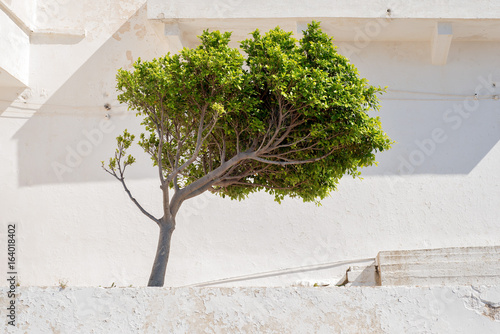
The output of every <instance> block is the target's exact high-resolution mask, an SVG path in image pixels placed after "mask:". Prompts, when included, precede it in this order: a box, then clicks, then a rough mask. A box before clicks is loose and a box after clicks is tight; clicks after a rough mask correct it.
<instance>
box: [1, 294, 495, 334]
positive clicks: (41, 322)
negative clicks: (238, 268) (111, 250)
mask: <svg viewBox="0 0 500 334" xmlns="http://www.w3.org/2000/svg"><path fill="white" fill-rule="evenodd" d="M1 292H2V294H1V296H0V302H1V304H2V305H7V304H6V303H7V302H8V300H7V299H6V297H5V296H6V292H7V291H6V289H3V291H1ZM19 292H20V293H19V295H18V297H17V298H16V312H17V315H16V326H17V327H15V328H14V327H12V326H8V325H6V324H5V323H4V324H3V328H4V331H3V332H4V333H19V332H21V331H29V333H40V334H42V333H103V334H105V333H118V332H119V333H123V334H126V333H345V334H348V333H356V334H357V333H391V334H392V333H394V334H399V333H457V334H459V333H460V334H461V333H467V334H468V333H498V331H499V330H500V313H499V312H498V308H496V307H497V305H498V303H499V302H500V289H499V288H498V287H489V288H488V287H475V288H471V287H433V288H417V287H412V288H409V287H381V288H352V287H351V288H299V289H296V288H212V289H210V288H202V289H155V288H125V289H120V288H111V289H100V288H66V289H63V290H60V289H59V288H47V289H42V288H35V287H32V288H23V287H21V288H20V289H19Z"/></svg>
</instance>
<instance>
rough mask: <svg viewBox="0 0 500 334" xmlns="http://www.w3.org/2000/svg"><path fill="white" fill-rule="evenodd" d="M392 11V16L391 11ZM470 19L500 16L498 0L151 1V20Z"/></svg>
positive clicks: (149, 1)
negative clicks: (409, 0) (390, 17)
mask: <svg viewBox="0 0 500 334" xmlns="http://www.w3.org/2000/svg"><path fill="white" fill-rule="evenodd" d="M388 9H390V10H391V11H390V13H388V12H387V10H388ZM384 16H393V17H400V18H438V19H444V18H470V19H476V18H479V19H485V18H498V17H500V4H499V3H498V1H495V0H480V1H474V2H470V1H467V0H454V1H451V0H421V1H412V2H408V1H404V0H393V1H381V0H375V1H373V0H315V1H308V2H307V3H305V2H304V1H300V0H283V1H266V0H247V1H243V0H209V1H203V0H184V1H164V0H148V17H149V18H151V19H169V18H172V19H177V18H287V17H292V18H304V17H306V18H309V17H349V18H364V17H367V18H377V17H384Z"/></svg>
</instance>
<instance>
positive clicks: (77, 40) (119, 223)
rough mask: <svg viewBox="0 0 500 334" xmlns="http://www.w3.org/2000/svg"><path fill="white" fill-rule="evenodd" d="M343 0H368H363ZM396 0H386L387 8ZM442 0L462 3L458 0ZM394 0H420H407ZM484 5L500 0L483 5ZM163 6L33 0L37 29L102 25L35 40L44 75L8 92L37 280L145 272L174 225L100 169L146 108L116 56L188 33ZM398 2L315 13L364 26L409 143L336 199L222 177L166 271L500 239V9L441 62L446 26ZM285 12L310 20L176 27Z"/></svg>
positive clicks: (184, 231) (337, 260)
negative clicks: (245, 192)
mask: <svg viewBox="0 0 500 334" xmlns="http://www.w3.org/2000/svg"><path fill="white" fill-rule="evenodd" d="M4 1H5V3H10V4H12V5H14V3H15V1H7V0H4ZM462 2H464V1H460V3H462ZM23 3H24V2H23ZM26 3H29V1H27V2H26ZM162 3H167V2H162ZM168 3H171V2H170V1H169V2H168ZM176 3H179V4H183V3H184V2H176ZM189 3H196V2H186V4H189ZM207 3H209V4H213V5H214V8H218V9H219V10H220V11H221V12H220V13H222V14H221V15H226V14H227V15H228V16H229V14H230V13H231V8H234V9H235V10H236V11H241V8H246V7H248V6H249V5H248V4H247V3H245V4H243V5H242V6H243V7H241V8H240V7H239V6H240V4H241V2H238V1H233V0H214V1H210V2H207ZM260 3H263V2H262V1H260ZM293 3H299V2H298V1H294V2H293ZM300 3H301V4H302V6H304V7H307V6H308V4H307V3H306V2H300ZM338 3H339V4H341V3H344V4H347V5H346V6H348V7H346V9H345V10H354V9H353V8H354V7H353V6H352V5H349V4H348V2H347V1H339V2H338ZM358 3H359V2H358ZM385 3H386V2H385V1H382V2H381V1H377V2H373V6H379V8H380V9H381V10H382V9H383V8H384V7H383V6H382V5H384V4H385ZM411 3H414V2H411ZM426 3H430V1H428V2H426ZM433 3H439V6H438V7H439V8H441V9H442V7H443V6H448V7H449V6H450V1H445V0H443V1H433ZM394 4H398V5H400V6H403V7H404V8H402V10H403V9H404V11H411V9H412V7H411V5H410V3H409V2H404V1H394ZM484 4H490V5H492V6H493V5H494V4H497V2H496V1H480V4H477V3H476V2H475V3H474V4H471V3H469V5H468V6H475V8H483V9H484V6H483V5H484ZM16 6H17V5H16ZM147 6H149V4H148V5H147V4H146V0H134V1H117V0H113V1H101V0H86V1H79V0H39V1H37V6H36V8H35V9H34V11H35V13H33V15H31V16H34V17H35V18H36V20H35V22H36V28H37V29H41V30H57V31H60V32H61V31H62V32H64V31H65V29H68V30H70V31H71V30H75V29H77V30H85V31H86V35H85V37H81V36H80V37H78V36H74V35H71V34H69V35H67V36H66V35H64V34H59V35H54V36H52V35H50V34H47V35H42V36H39V37H38V38H37V39H36V41H34V40H32V41H31V44H30V45H29V55H30V59H29V63H30V64H29V85H30V87H29V88H27V89H26V90H25V91H24V92H22V94H20V95H19V96H18V97H17V99H15V100H14V98H12V100H10V101H7V102H5V103H4V104H3V105H2V104H0V108H1V109H0V213H1V214H0V249H6V248H5V245H6V242H7V225H8V224H11V223H15V224H16V227H17V231H16V238H17V247H18V248H17V256H18V257H17V263H16V264H17V269H18V278H19V281H20V283H21V286H57V285H58V284H59V281H60V280H63V281H68V283H69V285H70V286H99V285H102V286H110V285H111V284H112V283H113V282H115V283H116V284H117V285H120V286H128V285H130V284H133V285H134V286H143V285H145V284H146V283H147V279H148V276H149V271H150V269H151V265H152V262H153V259H154V254H155V248H156V244H157V238H158V228H157V226H156V225H155V224H154V223H152V222H150V221H149V220H148V219H147V218H146V217H145V216H143V215H142V214H141V213H140V212H139V211H138V210H137V208H136V207H135V206H134V204H133V203H132V202H131V201H130V200H129V199H128V198H127V195H126V194H125V192H124V191H123V189H122V187H121V185H120V184H119V183H118V182H116V180H114V179H113V178H112V177H111V176H109V175H108V174H107V173H105V172H104V171H103V170H102V169H101V161H102V160H107V159H108V158H109V157H110V156H111V155H112V154H113V152H114V149H115V138H116V136H117V135H119V134H120V133H122V132H123V129H125V128H127V129H128V130H129V131H130V132H132V133H134V134H136V135H138V134H139V133H140V132H141V129H140V126H139V125H138V123H139V120H138V118H137V117H135V114H134V113H133V112H132V111H127V107H126V106H124V105H120V104H119V103H118V101H117V100H116V92H115V75H116V71H117V70H118V69H119V68H125V69H130V68H131V65H132V63H133V62H134V61H135V60H137V58H138V57H141V58H142V59H151V58H153V57H158V56H161V55H164V54H165V53H167V52H176V51H177V50H178V48H179V41H177V42H174V41H173V39H169V38H170V37H171V36H166V35H165V26H164V24H163V23H162V22H159V21H158V20H150V19H148V17H147V10H148V8H147ZM216 6H218V7H216ZM405 6H406V7H405ZM408 6H409V7H408ZM418 6H420V7H421V8H422V5H420V3H419V5H418ZM236 7H238V8H236ZM407 7H408V8H407ZM456 7H457V8H458V7H460V6H456ZM184 8H187V7H185V6H184ZM432 8H433V7H432V6H430V7H429V9H428V11H429V12H430V11H432ZM492 8H493V7H492ZM258 9H259V10H261V9H260V8H258ZM299 9H300V8H299ZM441 9H440V10H441ZM452 12H457V11H455V10H453V11H452ZM486 12H487V13H486V14H488V13H495V11H494V10H491V11H486ZM192 13H193V14H196V13H198V14H199V13H200V9H199V8H193V11H192ZM225 13H226V14H225ZM377 13H379V12H377ZM398 13H400V12H399V11H396V9H394V14H393V15H392V17H393V18H394V19H392V18H390V19H384V20H378V19H373V20H370V18H366V20H368V21H365V20H361V21H358V20H357V19H352V18H345V20H337V19H336V18H335V19H330V20H329V19H328V18H316V19H322V20H323V23H322V24H323V25H324V27H325V30H327V31H328V32H329V33H331V34H333V35H334V36H336V35H337V34H340V35H342V34H344V35H345V36H348V35H349V36H350V35H352V36H353V39H352V40H351V41H348V40H345V39H344V40H342V41H341V42H339V43H338V45H339V52H341V53H343V54H345V55H347V56H348V57H349V58H350V59H351V60H352V62H353V63H354V64H355V65H356V66H357V67H358V68H359V71H360V74H361V75H362V76H364V77H366V78H368V79H369V80H370V83H371V84H374V85H381V86H388V92H387V93H386V94H384V95H383V96H382V100H381V104H382V108H381V111H380V113H378V115H380V116H381V119H382V124H383V127H384V129H385V130H386V131H387V133H388V134H389V136H390V137H391V138H392V139H394V140H395V141H396V142H397V144H395V145H394V147H393V149H391V150H389V151H387V152H383V154H379V155H378V156H377V158H378V160H379V161H380V163H379V166H378V167H373V168H367V169H364V170H363V176H364V179H363V180H358V179H356V180H353V179H351V178H349V177H348V178H345V179H343V180H342V181H341V183H340V184H339V186H338V191H337V192H334V193H333V194H332V196H331V197H329V198H326V199H325V200H324V201H323V206H321V207H317V206H315V205H314V204H312V203H302V202H301V201H299V200H292V199H286V200H285V201H284V202H283V204H282V205H278V204H277V203H275V202H273V201H272V198H271V197H270V196H268V195H267V194H265V193H258V194H254V195H252V196H250V198H249V199H248V200H246V201H242V202H234V201H233V202H232V201H229V200H227V199H221V198H219V197H217V196H215V195H211V194H204V195H202V196H200V197H198V198H194V199H192V200H189V201H187V202H186V203H185V204H184V205H183V206H182V208H181V209H180V211H179V216H178V217H177V227H176V230H175V232H174V235H173V237H172V252H171V254H170V263H169V266H168V269H167V278H166V285H167V286H175V287H181V286H186V285H202V284H205V285H207V284H224V285H226V286H228V285H229V286H291V285H293V284H295V283H296V282H297V281H310V282H318V281H329V283H332V284H335V283H337V282H338V281H339V280H341V279H342V277H343V275H344V274H345V272H346V270H347V268H348V267H349V266H353V265H364V264H366V263H368V264H369V263H371V262H373V258H374V257H375V256H376V255H377V253H378V252H379V251H382V250H399V249H422V248H439V247H454V246H455V247H456V246H491V245H495V244H497V243H498V240H500V224H499V221H498V217H500V206H499V205H498V204H499V198H500V174H499V173H498V166H499V165H500V144H499V140H500V113H499V112H498V110H499V109H500V100H495V99H494V98H493V96H494V95H500V43H498V38H499V36H500V33H498V34H496V35H495V34H494V33H492V31H493V32H495V31H496V30H495V29H498V28H497V27H500V23H499V22H498V21H499V20H494V19H492V20H465V19H464V20H461V21H460V20H457V21H454V22H453V28H454V32H455V33H456V35H454V36H455V37H456V39H454V40H453V41H452V43H451V48H450V50H449V56H448V62H447V64H446V65H445V66H433V65H432V64H431V52H430V51H431V43H430V41H431V32H432V31H431V30H430V29H429V30H421V29H420V28H419V27H420V26H419V25H416V26H414V25H413V24H412V23H408V22H407V21H406V19H403V18H400V17H398V15H399V14H398ZM470 13H474V12H473V11H471V12H470ZM374 15H375V14H374ZM377 15H378V14H377ZM384 15H386V14H384ZM31 16H30V17H31ZM384 17H385V16H384ZM309 19H310V20H312V19H313V17H311V18H309ZM309 19H307V20H306V19H304V21H309ZM429 20H430V19H429ZM429 20H423V21H426V22H427V21H429ZM195 21H196V22H195ZM239 21H245V22H244V23H245V25H244V26H239V25H238V24H239ZM430 21H432V20H430ZM338 22H340V23H342V25H341V26H339V24H337V23H338ZM282 23H283V24H285V26H284V28H286V29H287V30H290V29H292V26H293V27H296V24H295V23H296V22H291V21H287V20H284V21H282V20H281V19H269V20H268V21H266V22H265V24H264V23H263V22H261V20H255V22H254V21H253V20H237V19H235V20H233V21H231V20H229V19H228V20H205V21H202V22H201V23H200V22H198V21H197V20H193V21H192V22H191V21H189V20H188V21H186V22H180V23H179V25H178V28H179V32H180V35H181V36H180V37H181V38H180V40H181V41H182V42H185V41H188V42H189V43H191V41H195V40H196V37H195V36H196V35H197V34H199V33H201V31H202V29H203V28H209V27H210V28H211V29H224V30H238V35H237V36H235V38H234V40H235V43H234V44H233V45H236V44H237V43H236V41H238V40H241V38H240V37H241V36H248V35H247V34H248V32H249V30H247V28H248V29H255V28H262V29H263V30H266V29H268V28H269V27H274V26H276V25H278V24H279V25H282ZM434 23H435V22H434ZM0 25H1V24H0ZM430 26H432V25H429V27H430ZM2 27H3V26H2ZM353 27H356V28H355V29H354V31H353ZM2 29H3V28H2ZM348 32H349V33H348ZM476 32H477V34H476ZM396 33H397V34H396ZM406 33H409V34H410V35H405V34H406ZM493 35H495V36H493ZM238 36H239V37H238ZM403 37H404V38H406V39H401V38H403ZM417 37H418V38H417ZM409 38H411V39H409ZM494 38H496V39H494ZM0 39H1V38H0ZM193 43H194V42H193ZM2 45H3V44H2ZM9 45H10V44H9ZM189 45H190V44H189ZM189 45H188V46H189ZM7 54H8V55H10V53H7ZM0 57H5V53H0ZM9 57H10V58H9V59H11V56H9ZM2 90H3V88H1V89H0V91H2ZM475 93H477V94H478V98H477V99H476V100H475V99H473V96H474V94H475ZM16 96H17V95H16ZM105 104H109V105H110V106H111V110H106V109H105V108H104V105H105ZM107 114H109V116H110V117H109V118H106V115H107ZM133 153H134V154H135V155H136V158H137V160H138V162H137V164H136V165H134V166H131V167H130V169H128V171H127V173H129V174H128V175H127V180H128V182H129V187H130V189H131V191H132V193H133V194H134V196H135V198H137V200H138V201H139V202H141V203H142V204H143V206H144V207H146V208H147V209H148V210H149V211H151V212H152V213H153V214H155V215H159V214H160V212H161V192H160V190H159V185H158V181H157V174H156V171H155V170H154V169H153V168H151V167H150V166H149V165H150V159H149V158H148V157H147V156H146V155H145V154H143V153H142V152H140V149H138V150H136V151H133ZM2 256H4V257H3V258H4V259H5V257H6V254H3V255H2V254H1V253H0V259H1V258H2ZM6 263H7V261H6V260H0V272H2V273H5V272H7V268H6ZM207 282H209V283H207ZM6 284H7V282H6V281H2V282H1V283H0V285H6Z"/></svg>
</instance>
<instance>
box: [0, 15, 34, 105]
mask: <svg viewBox="0 0 500 334" xmlns="http://www.w3.org/2000/svg"><path fill="white" fill-rule="evenodd" d="M0 50H2V55H1V56H0V87H8V86H11V87H12V86H14V87H23V86H25V85H27V84H28V80H29V79H28V78H29V56H30V43H29V36H28V35H27V34H26V32H24V31H23V30H22V29H21V28H20V27H19V26H18V25H16V23H15V22H14V21H13V20H12V19H11V18H10V17H9V16H8V15H7V14H6V13H5V12H4V11H2V10H0ZM3 95H4V94H2V93H0V96H1V97H2V98H3V99H6V98H7V97H6V96H3Z"/></svg>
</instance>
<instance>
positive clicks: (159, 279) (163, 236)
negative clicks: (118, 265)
mask: <svg viewBox="0 0 500 334" xmlns="http://www.w3.org/2000/svg"><path fill="white" fill-rule="evenodd" d="M174 229H175V222H174V219H173V218H170V219H169V218H163V219H162V221H161V224H160V237H159V239H158V247H157V249H156V256H155V261H154V263H153V269H152V270H151V275H150V276H149V282H148V286H163V284H164V282H165V271H166V270H167V262H168V255H169V254H170V240H171V238H172V233H173V232H174Z"/></svg>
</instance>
